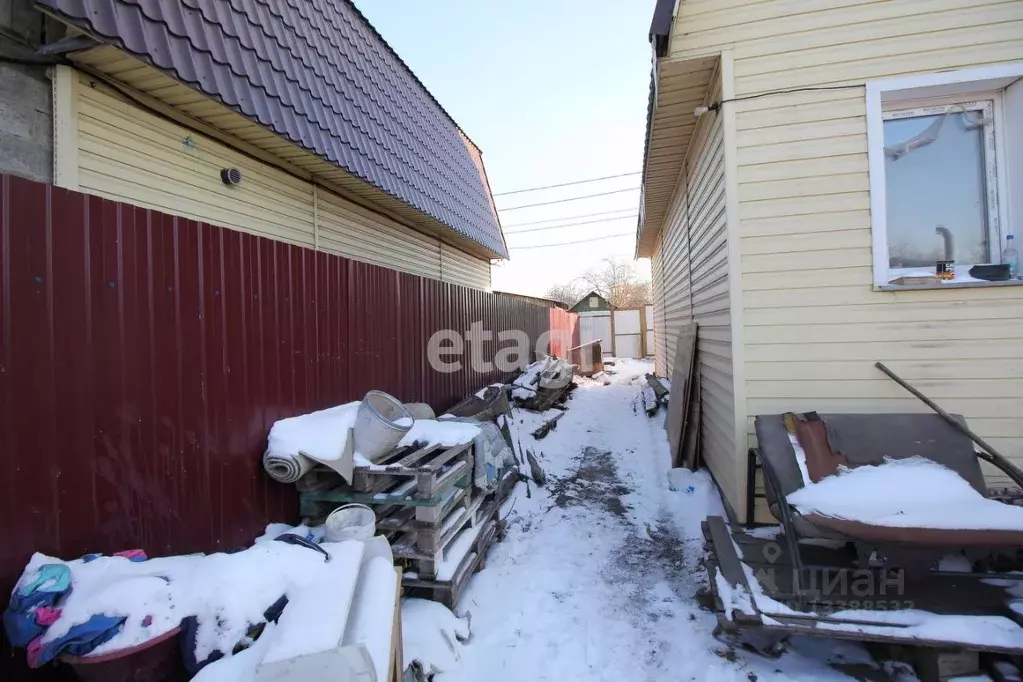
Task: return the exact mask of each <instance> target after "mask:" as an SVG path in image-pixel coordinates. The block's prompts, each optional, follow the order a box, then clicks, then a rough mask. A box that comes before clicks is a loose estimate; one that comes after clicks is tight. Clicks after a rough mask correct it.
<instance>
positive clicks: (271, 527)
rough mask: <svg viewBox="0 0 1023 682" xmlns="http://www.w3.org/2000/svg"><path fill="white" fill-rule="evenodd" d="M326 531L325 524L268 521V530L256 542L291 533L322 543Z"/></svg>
mask: <svg viewBox="0 0 1023 682" xmlns="http://www.w3.org/2000/svg"><path fill="white" fill-rule="evenodd" d="M326 532H327V530H326V527H325V526H307V525H306V524H304V523H300V524H299V525H297V526H292V525H291V524H290V523H268V524H267V526H266V530H264V531H263V534H262V535H260V536H259V537H258V538H256V539H255V542H269V541H270V540H276V539H277V537H278V536H280V535H284V534H285V533H291V534H292V535H297V536H298V537H300V538H305V539H306V540H309V541H310V542H315V543H320V542H323V538H324V537H325V535H326Z"/></svg>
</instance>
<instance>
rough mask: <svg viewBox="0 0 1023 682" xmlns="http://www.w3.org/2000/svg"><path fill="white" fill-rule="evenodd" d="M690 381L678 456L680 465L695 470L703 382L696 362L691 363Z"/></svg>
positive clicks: (697, 465) (698, 452)
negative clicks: (687, 407) (687, 404)
mask: <svg viewBox="0 0 1023 682" xmlns="http://www.w3.org/2000/svg"><path fill="white" fill-rule="evenodd" d="M692 381H693V387H692V390H691V391H690V399H689V410H688V414H687V416H686V424H685V427H684V429H683V433H682V446H681V448H682V449H681V452H680V453H679V458H680V460H681V462H682V466H684V467H686V468H688V469H693V470H694V471H695V470H696V469H697V468H698V467H699V466H700V464H699V458H700V432H701V431H702V430H703V429H702V428H701V423H702V422H701V419H700V415H701V413H702V410H701V403H702V401H701V398H700V396H701V394H702V393H703V388H702V386H703V382H701V381H700V366H699V365H698V364H696V363H693V378H692Z"/></svg>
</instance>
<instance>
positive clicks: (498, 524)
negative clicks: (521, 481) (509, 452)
mask: <svg viewBox="0 0 1023 682" xmlns="http://www.w3.org/2000/svg"><path fill="white" fill-rule="evenodd" d="M517 482H518V477H517V476H516V475H515V470H514V468H513V469H509V470H508V471H507V472H505V474H504V476H503V477H502V478H501V481H500V482H499V483H498V485H497V488H496V490H495V491H494V492H492V493H490V494H489V495H487V496H486V498H485V499H484V500H483V505H482V506H481V508H480V510H479V512H478V514H477V519H476V525H477V526H479V528H480V530H479V531H478V533H477V535H476V538H475V539H474V540H473V542H472V545H471V546H470V547H469V548H468V550H467V551H466V553H465V555H464V556H463V557H462V559H461V561H460V562H459V564H458V566H457V567H456V568H455V570H454V571H453V572H452V575H451V578H450V579H447V580H438V579H437V578H436V577H435V576H436V572H435V569H436V567H437V562H436V561H434V562H432V563H427V562H424V561H419V562H418V563H417V566H415V567H413V568H411V569H409V572H408V573H406V574H405V576H404V577H403V578H402V586H403V587H404V588H405V590H406V592H407V593H408V594H410V595H413V596H421V597H424V598H426V599H432V600H434V601H439V602H441V603H443V604H445V605H447V606H448V608H454V606H455V604H457V602H458V599H459V596H460V595H461V593H462V590H463V589H464V588H465V586H466V585H467V584H468V582H469V579H470V578H471V577H472V575H473V574H474V573H476V571H479V570H481V569H482V568H483V567H484V564H485V562H486V554H487V550H489V549H490V546H491V545H492V544H493V541H494V539H495V538H496V539H499V540H500V539H503V538H504V530H505V529H504V522H503V521H502V520H501V519H499V518H498V515H499V512H500V509H501V505H502V504H504V502H505V501H506V500H507V499H508V497H509V495H510V494H511V491H512V489H514V487H515V484H516V483H517ZM463 528H464V526H463ZM457 537H458V534H457V533H456V534H455V535H454V536H452V537H451V538H450V539H449V540H448V542H449V544H450V543H451V542H453V541H454V540H455V538H457ZM446 548H447V547H445V549H446ZM395 555H396V556H397V553H396V554H395ZM417 568H418V569H419V570H416V569H417ZM424 568H425V569H427V572H424V571H423V569H424Z"/></svg>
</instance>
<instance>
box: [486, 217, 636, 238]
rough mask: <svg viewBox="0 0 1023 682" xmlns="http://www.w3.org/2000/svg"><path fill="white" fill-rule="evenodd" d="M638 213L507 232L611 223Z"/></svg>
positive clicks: (517, 232) (515, 232) (627, 218)
mask: <svg viewBox="0 0 1023 682" xmlns="http://www.w3.org/2000/svg"><path fill="white" fill-rule="evenodd" d="M635 217H636V214H635V213H633V214H631V215H620V216H618V217H617V218H602V219H598V220H583V221H581V222H578V223H565V224H564V225H548V226H546V227H531V228H529V229H528V230H510V231H509V230H506V231H505V234H523V233H525V232H543V231H544V230H557V229H558V228H561V227H576V226H578V225H593V224H594V223H609V222H611V221H614V220H631V219H632V218H635Z"/></svg>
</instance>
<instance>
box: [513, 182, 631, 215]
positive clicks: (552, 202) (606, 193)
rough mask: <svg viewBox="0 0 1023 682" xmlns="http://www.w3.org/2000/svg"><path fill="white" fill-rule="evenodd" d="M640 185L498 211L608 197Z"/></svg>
mask: <svg viewBox="0 0 1023 682" xmlns="http://www.w3.org/2000/svg"><path fill="white" fill-rule="evenodd" d="M638 189H639V187H626V188H625V189H615V190H611V191H610V192H598V193H597V194H584V195H583V196H581V197H568V198H567V199H555V200H554V201H541V202H539V203H536V204H522V205H521V206H510V207H509V208H499V209H497V210H498V212H501V211H517V210H519V209H520V208H533V207H534V206H550V205H551V204H564V203H566V202H569V201H581V200H583V199H594V198H596V197H606V196H608V195H610V194H621V193H622V192H635V191H637V190H638Z"/></svg>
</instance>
